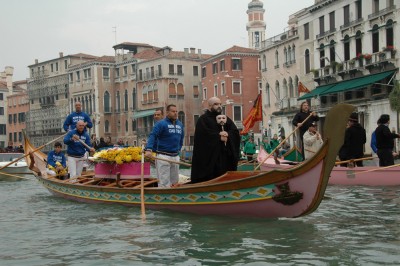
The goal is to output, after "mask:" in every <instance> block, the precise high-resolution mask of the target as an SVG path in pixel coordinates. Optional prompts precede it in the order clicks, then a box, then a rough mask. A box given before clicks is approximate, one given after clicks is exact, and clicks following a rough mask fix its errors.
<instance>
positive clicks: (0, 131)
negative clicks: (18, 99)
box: [0, 124, 7, 135]
mask: <svg viewBox="0 0 400 266" xmlns="http://www.w3.org/2000/svg"><path fill="white" fill-rule="evenodd" d="M6 134H7V133H6V124H0V135H6Z"/></svg>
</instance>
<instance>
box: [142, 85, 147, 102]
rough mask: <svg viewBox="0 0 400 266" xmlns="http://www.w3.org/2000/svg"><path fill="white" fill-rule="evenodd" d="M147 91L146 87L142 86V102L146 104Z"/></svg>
mask: <svg viewBox="0 0 400 266" xmlns="http://www.w3.org/2000/svg"><path fill="white" fill-rule="evenodd" d="M148 91H149V89H148V88H147V87H146V86H144V87H143V91H142V101H143V103H147V101H148V98H147V93H148Z"/></svg>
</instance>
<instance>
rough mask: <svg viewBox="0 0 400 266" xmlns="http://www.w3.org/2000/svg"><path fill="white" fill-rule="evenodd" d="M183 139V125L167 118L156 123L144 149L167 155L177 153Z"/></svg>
mask: <svg viewBox="0 0 400 266" xmlns="http://www.w3.org/2000/svg"><path fill="white" fill-rule="evenodd" d="M183 137H184V127H183V124H182V123H181V122H180V121H179V120H176V121H175V122H173V121H171V120H170V119H169V118H168V117H166V118H164V119H162V120H160V121H158V122H157V123H156V124H155V125H154V128H153V130H152V131H151V133H150V136H149V138H148V140H147V145H146V149H151V150H152V151H160V152H167V153H179V152H180V150H181V149H182V145H183Z"/></svg>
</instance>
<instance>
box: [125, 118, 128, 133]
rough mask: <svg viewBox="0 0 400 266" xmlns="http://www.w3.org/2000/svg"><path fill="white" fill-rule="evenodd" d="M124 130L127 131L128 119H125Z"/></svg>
mask: <svg viewBox="0 0 400 266" xmlns="http://www.w3.org/2000/svg"><path fill="white" fill-rule="evenodd" d="M125 132H128V120H125Z"/></svg>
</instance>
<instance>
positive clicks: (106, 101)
mask: <svg viewBox="0 0 400 266" xmlns="http://www.w3.org/2000/svg"><path fill="white" fill-rule="evenodd" d="M104 112H105V113H110V112H111V105H110V93H109V92H108V91H105V92H104Z"/></svg>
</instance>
